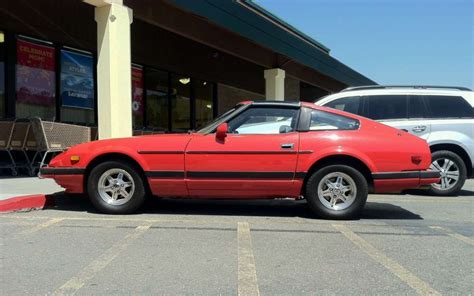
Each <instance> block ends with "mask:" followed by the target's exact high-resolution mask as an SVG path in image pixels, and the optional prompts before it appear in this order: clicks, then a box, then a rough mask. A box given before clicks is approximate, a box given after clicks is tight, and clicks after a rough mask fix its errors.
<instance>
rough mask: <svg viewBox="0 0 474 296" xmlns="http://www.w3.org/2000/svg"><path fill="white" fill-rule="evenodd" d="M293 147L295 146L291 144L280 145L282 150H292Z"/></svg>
mask: <svg viewBox="0 0 474 296" xmlns="http://www.w3.org/2000/svg"><path fill="white" fill-rule="evenodd" d="M294 146H295V144H293V143H285V144H281V148H283V149H293V147H294Z"/></svg>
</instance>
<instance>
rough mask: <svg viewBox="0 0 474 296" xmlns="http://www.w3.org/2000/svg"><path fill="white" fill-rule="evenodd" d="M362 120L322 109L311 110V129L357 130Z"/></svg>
mask: <svg viewBox="0 0 474 296" xmlns="http://www.w3.org/2000/svg"><path fill="white" fill-rule="evenodd" d="M359 125H360V122H359V120H357V119H353V118H349V117H345V116H342V115H338V114H333V113H328V112H324V111H320V110H312V111H311V121H310V125H309V130H310V131H321V130H356V129H358V128H359Z"/></svg>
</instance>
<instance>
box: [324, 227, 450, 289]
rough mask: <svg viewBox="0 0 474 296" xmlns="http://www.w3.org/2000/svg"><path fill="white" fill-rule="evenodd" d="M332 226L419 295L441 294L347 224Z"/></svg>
mask: <svg viewBox="0 0 474 296" xmlns="http://www.w3.org/2000/svg"><path fill="white" fill-rule="evenodd" d="M333 227H334V228H336V229H337V230H339V231H340V232H341V233H342V234H343V235H344V236H345V237H346V238H348V239H349V240H350V241H351V242H352V243H354V244H355V245H356V246H358V247H359V248H360V249H361V250H362V251H364V252H365V253H366V254H367V255H369V256H370V257H372V259H374V260H375V261H377V262H378V263H380V264H382V265H383V266H384V267H385V268H386V269H388V270H389V271H390V272H392V273H393V274H394V275H396V276H397V277H398V278H400V279H401V280H402V281H403V282H404V283H406V284H407V285H409V286H410V287H412V288H413V289H414V290H415V291H416V292H417V293H418V294H419V295H441V293H439V292H438V291H436V290H435V289H433V288H432V287H431V286H430V285H429V284H428V283H426V282H424V281H423V280H421V279H420V278H418V277H417V276H416V275H414V274H413V273H412V272H410V271H409V270H408V269H406V268H405V267H403V266H401V265H400V264H399V263H398V262H396V261H395V260H393V259H391V258H390V257H388V256H387V255H385V254H384V253H383V252H382V251H380V250H378V249H377V248H375V247H374V246H372V245H371V244H370V243H369V242H368V241H366V240H364V239H363V238H362V237H360V236H358V235H357V234H355V233H354V232H353V231H352V230H350V229H349V228H348V227H347V226H345V225H342V224H333Z"/></svg>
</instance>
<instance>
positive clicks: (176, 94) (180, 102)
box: [170, 74, 191, 132]
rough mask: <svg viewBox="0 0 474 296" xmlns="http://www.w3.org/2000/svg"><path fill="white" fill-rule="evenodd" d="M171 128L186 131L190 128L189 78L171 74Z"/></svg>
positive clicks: (175, 130)
mask: <svg viewBox="0 0 474 296" xmlns="http://www.w3.org/2000/svg"><path fill="white" fill-rule="evenodd" d="M170 98H171V130H172V131H173V132H187V131H188V130H189V129H190V128H191V78H190V77H187V76H181V75H174V74H172V75H171V92H170Z"/></svg>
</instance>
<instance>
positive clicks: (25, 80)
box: [16, 38, 56, 120]
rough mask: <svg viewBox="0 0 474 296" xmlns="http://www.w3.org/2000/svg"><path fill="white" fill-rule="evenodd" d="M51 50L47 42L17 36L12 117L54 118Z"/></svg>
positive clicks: (54, 91)
mask: <svg viewBox="0 0 474 296" xmlns="http://www.w3.org/2000/svg"><path fill="white" fill-rule="evenodd" d="M55 54H56V53H55V49H54V47H53V46H51V45H50V44H48V43H47V42H41V41H37V40H30V39H29V38H28V39H27V38H18V39H17V63H16V117H32V116H39V117H41V118H42V119H47V120H54V119H55V114H56V98H55V93H56V80H55V70H54V69H55Z"/></svg>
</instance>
